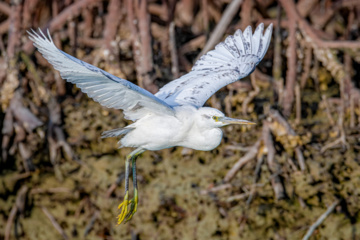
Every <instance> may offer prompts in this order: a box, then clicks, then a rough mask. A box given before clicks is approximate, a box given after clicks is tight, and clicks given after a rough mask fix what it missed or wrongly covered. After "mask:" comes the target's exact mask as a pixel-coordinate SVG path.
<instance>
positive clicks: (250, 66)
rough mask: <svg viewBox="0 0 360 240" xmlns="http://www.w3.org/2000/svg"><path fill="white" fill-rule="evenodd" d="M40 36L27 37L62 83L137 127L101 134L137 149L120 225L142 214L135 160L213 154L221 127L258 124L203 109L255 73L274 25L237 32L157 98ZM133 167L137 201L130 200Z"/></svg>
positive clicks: (129, 160) (127, 166) (128, 159)
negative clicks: (174, 153)
mask: <svg viewBox="0 0 360 240" xmlns="http://www.w3.org/2000/svg"><path fill="white" fill-rule="evenodd" d="M39 31H40V34H38V33H36V32H35V31H34V30H32V32H28V33H29V38H30V39H31V40H32V41H33V42H34V46H35V47H36V48H37V49H38V50H39V52H40V53H41V54H42V55H43V56H44V58H46V59H47V60H48V61H49V63H51V64H52V65H53V66H54V68H55V69H56V70H58V71H59V72H60V75H61V77H62V78H63V79H66V80H67V81H68V82H71V83H73V84H76V86H77V87H78V88H80V89H81V91H82V92H84V93H87V95H88V96H89V97H90V98H92V99H93V100H94V101H96V102H98V103H100V104H101V105H102V106H104V107H107V108H115V109H122V110H123V112H124V116H125V118H126V119H129V120H132V121H133V122H134V123H132V124H130V125H128V126H126V127H125V128H118V129H113V130H110V131H105V132H103V133H102V137H103V138H107V137H119V136H123V137H122V138H121V139H120V140H119V144H120V145H121V146H122V147H132V148H136V149H135V150H134V151H133V152H131V153H130V154H129V155H127V157H126V161H125V196H124V200H123V202H122V203H121V204H120V205H119V209H121V211H120V214H119V215H118V224H121V223H122V222H123V221H125V222H127V221H129V220H130V219H131V218H132V217H133V215H134V214H135V212H136V211H137V205H138V189H137V181H136V159H137V157H138V156H139V155H140V154H141V153H143V152H144V151H146V150H152V151H155V150H160V149H165V148H170V147H174V146H182V147H187V148H192V149H195V150H202V151H209V150H212V149H214V148H216V147H217V146H218V145H219V144H220V142H221V139H222V135H223V133H222V131H221V129H220V128H221V127H223V126H226V125H229V124H253V123H252V122H249V121H246V120H242V119H233V118H229V117H226V116H225V115H224V114H223V113H222V112H221V111H219V110H217V109H214V108H210V107H203V105H204V103H205V102H206V100H207V99H208V98H209V97H210V96H211V95H213V94H214V93H215V92H216V91H218V90H219V89H220V88H222V87H224V86H226V85H228V84H230V83H233V82H235V81H238V80H240V79H241V78H244V77H246V76H248V75H249V74H250V73H252V72H253V71H254V69H255V67H256V65H257V64H258V63H259V62H260V61H261V59H262V58H263V57H264V55H265V53H266V51H267V49H268V47H269V44H270V40H271V34H272V25H270V26H269V27H268V28H267V29H266V30H265V32H264V24H262V23H261V24H259V26H258V27H257V28H256V30H255V31H254V33H252V29H251V27H250V26H248V27H247V28H246V29H245V31H244V32H242V31H241V30H237V31H236V32H235V34H234V35H230V36H228V37H227V38H226V39H225V41H224V42H221V43H219V44H217V45H216V47H215V49H214V50H212V51H209V52H208V53H206V54H205V55H203V56H202V57H201V58H200V59H199V60H198V61H197V62H196V63H195V65H194V66H193V68H192V70H191V72H189V73H188V74H186V75H184V76H182V77H180V78H178V79H176V80H173V81H171V82H170V83H168V84H166V85H165V86H164V87H162V88H161V89H160V90H159V92H157V93H156V94H155V95H153V94H152V93H150V92H148V91H147V90H145V89H142V88H140V87H139V86H136V85H135V84H133V83H131V82H129V81H127V80H125V79H122V78H118V77H116V76H113V75H111V74H110V73H108V72H105V71H104V70H101V69H99V68H97V67H95V66H93V65H90V64H88V63H86V62H83V61H81V60H79V59H77V58H75V57H72V56H70V55H69V54H67V53H65V52H63V51H61V50H59V49H58V48H57V47H56V46H55V44H54V42H53V41H52V39H51V36H50V33H49V31H48V32H47V34H48V36H47V37H46V36H45V35H44V33H43V32H42V31H41V30H40V29H39ZM130 163H131V167H132V174H133V178H132V180H133V187H134V189H133V190H134V193H133V198H132V199H130V197H129V174H130Z"/></svg>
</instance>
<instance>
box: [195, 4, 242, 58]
mask: <svg viewBox="0 0 360 240" xmlns="http://www.w3.org/2000/svg"><path fill="white" fill-rule="evenodd" d="M242 2H243V0H233V1H232V2H231V3H230V4H229V5H228V6H227V7H226V9H225V11H224V13H223V16H222V17H221V19H220V21H219V22H218V24H217V25H216V27H215V29H214V31H213V32H212V33H211V36H210V39H209V40H208V41H207V43H206V45H205V47H204V48H203V50H202V51H201V52H200V54H199V55H198V56H197V58H200V57H201V56H202V55H204V54H205V53H207V52H208V51H209V50H211V49H212V48H213V47H214V46H215V45H216V44H217V43H218V42H219V41H220V39H221V38H222V36H223V35H224V32H225V30H226V28H227V26H228V25H229V23H230V22H231V20H232V19H233V17H234V16H235V14H236V13H237V11H238V10H239V7H240V5H241V4H242Z"/></svg>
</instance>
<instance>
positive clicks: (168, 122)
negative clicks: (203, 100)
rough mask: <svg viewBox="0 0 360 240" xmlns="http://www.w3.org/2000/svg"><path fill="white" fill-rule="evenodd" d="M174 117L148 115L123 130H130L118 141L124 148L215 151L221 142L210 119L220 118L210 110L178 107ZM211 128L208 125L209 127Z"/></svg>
mask: <svg viewBox="0 0 360 240" xmlns="http://www.w3.org/2000/svg"><path fill="white" fill-rule="evenodd" d="M174 111H175V115H174V116H158V115H155V114H149V115H146V116H145V117H143V118H141V119H139V120H137V121H136V122H135V123H133V124H131V125H129V126H127V128H130V129H132V130H131V131H130V132H129V133H127V134H126V135H125V136H124V137H123V138H122V139H121V140H120V142H121V145H122V146H124V147H136V148H142V149H147V150H160V149H164V148H170V147H174V146H182V147H187V148H193V149H196V150H202V151H208V150H212V149H214V148H216V147H217V146H218V145H219V144H220V142H221V139H222V135H223V134H222V131H221V129H219V126H222V125H223V124H221V123H216V122H214V121H213V119H212V116H214V115H216V116H224V114H223V113H221V112H220V111H219V110H217V109H214V108H207V107H203V108H199V109H198V108H195V107H193V106H178V107H175V108H174ZM211 122H212V123H213V124H209V123H211Z"/></svg>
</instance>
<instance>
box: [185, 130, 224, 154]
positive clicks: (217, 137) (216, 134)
mask: <svg viewBox="0 0 360 240" xmlns="http://www.w3.org/2000/svg"><path fill="white" fill-rule="evenodd" d="M222 136H223V132H222V131H221V129H219V128H213V129H208V130H203V131H196V130H195V131H192V132H190V134H189V136H188V138H187V139H186V141H185V142H183V143H182V144H181V146H183V147H188V148H192V149H195V150H201V151H210V150H213V149H214V148H216V147H217V146H219V144H220V143H221V139H222Z"/></svg>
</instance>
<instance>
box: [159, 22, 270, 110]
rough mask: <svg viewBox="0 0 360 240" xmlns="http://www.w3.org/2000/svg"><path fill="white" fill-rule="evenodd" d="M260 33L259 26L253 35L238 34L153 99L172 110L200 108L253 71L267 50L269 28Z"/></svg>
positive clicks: (249, 33) (203, 57) (261, 25)
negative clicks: (185, 106) (171, 107)
mask: <svg viewBox="0 0 360 240" xmlns="http://www.w3.org/2000/svg"><path fill="white" fill-rule="evenodd" d="M263 31H264V25H263V24H262V23H261V24H260V25H259V26H258V27H257V28H256V30H255V32H254V34H252V30H251V27H250V26H248V27H247V28H246V29H245V31H244V33H242V32H241V30H237V31H236V32H235V34H234V35H231V36H228V37H227V38H226V39H225V41H224V42H221V43H219V44H218V45H216V47H215V49H214V50H212V51H209V52H208V53H206V54H205V55H203V56H202V57H201V58H200V59H199V60H198V61H197V62H196V63H195V65H194V67H193V68H192V70H191V72H190V73H188V74H186V75H184V76H182V77H180V78H179V79H176V80H174V81H171V82H170V83H168V84H166V85H165V86H164V87H162V88H161V89H160V91H159V92H157V93H156V94H155V96H156V97H158V98H160V99H162V100H163V101H165V102H166V103H167V104H169V105H171V106H178V105H186V104H191V105H193V106H196V107H201V106H203V105H204V103H205V102H206V100H207V99H209V97H210V96H211V95H213V94H214V93H215V92H216V91H217V90H219V89H220V88H222V87H224V86H226V85H228V84H230V83H232V82H235V81H237V80H239V79H241V78H244V77H246V76H247V75H249V74H250V73H252V72H253V71H254V69H255V67H256V65H257V64H258V63H259V62H260V61H261V59H262V58H263V57H264V55H265V53H266V51H267V49H268V47H269V44H270V40H271V33H272V25H270V26H269V27H268V28H267V29H266V31H265V33H264V35H263Z"/></svg>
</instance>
